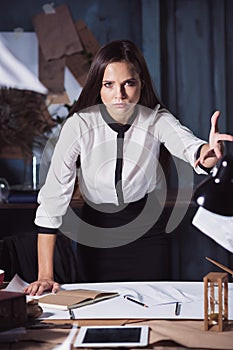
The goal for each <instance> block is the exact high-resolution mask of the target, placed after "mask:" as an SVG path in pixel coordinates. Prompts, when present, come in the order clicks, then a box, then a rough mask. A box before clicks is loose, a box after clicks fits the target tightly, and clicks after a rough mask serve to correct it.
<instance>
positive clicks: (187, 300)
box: [0, 275, 233, 350]
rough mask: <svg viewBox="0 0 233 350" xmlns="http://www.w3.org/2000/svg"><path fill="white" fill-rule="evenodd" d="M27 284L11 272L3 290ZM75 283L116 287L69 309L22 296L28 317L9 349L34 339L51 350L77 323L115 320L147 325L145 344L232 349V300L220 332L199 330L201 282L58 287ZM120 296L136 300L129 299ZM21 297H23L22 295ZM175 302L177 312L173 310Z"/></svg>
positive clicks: (103, 288) (12, 290) (231, 288)
mask: <svg viewBox="0 0 233 350" xmlns="http://www.w3.org/2000/svg"><path fill="white" fill-rule="evenodd" d="M27 285H28V283H27V282H25V281H23V280H22V279H21V278H19V276H17V275H16V276H15V277H14V278H13V279H12V281H11V282H10V283H9V284H8V285H7V286H6V288H5V289H4V292H8V293H12V296H13V294H14V293H16V294H17V293H18V294H20V295H22V293H21V292H22V290H23V289H24V288H25V287H26V286H27ZM228 287H229V288H228V291H229V298H232V295H233V284H232V283H229V285H228ZM80 288H82V289H86V290H88V291H96V290H98V291H104V292H106V293H109V292H110V291H116V292H117V293H118V294H119V295H118V296H116V297H114V298H110V299H106V300H102V301H101V302H99V303H94V304H89V305H86V306H82V307H78V308H74V309H72V313H70V312H69V310H57V309H54V308H47V307H44V308H41V309H38V308H37V307H38V301H39V300H38V299H39V298H40V297H36V298H34V297H33V298H32V297H29V296H27V297H26V300H27V303H26V304H27V311H26V312H27V320H28V317H29V315H31V319H30V322H29V323H27V324H26V327H21V329H24V333H23V332H22V333H21V337H20V338H18V339H17V340H18V341H19V342H20V343H11V345H10V346H11V350H14V349H17V345H19V344H20V346H22V347H23V346H24V344H25V346H26V345H27V346H29V344H31V346H32V348H33V347H35V344H37V346H38V347H39V346H41V347H42V348H43V349H51V347H55V346H59V344H66V342H67V340H68V339H70V338H69V336H70V337H71V335H72V344H74V342H75V339H76V335H77V334H78V333H79V331H80V327H87V326H117V325H120V326H143V325H145V326H149V329H150V331H149V339H148V344H149V347H150V348H156V347H158V346H161V345H165V346H166V345H169V346H171V344H173V345H174V346H177V344H179V347H182V346H183V347H186V348H187V347H190V348H202V349H205V348H206V349H210V348H211V349H232V348H233V346H232V339H233V305H232V303H230V304H229V317H228V318H229V322H228V325H227V327H226V328H225V329H224V330H225V331H224V332H206V331H204V327H203V324H204V322H203V320H204V282H120V283H116V282H112V283H89V284H63V285H61V290H64V291H69V290H73V289H80ZM16 290H17V292H16ZM19 291H21V292H19ZM125 296H129V298H132V299H134V300H137V301H140V303H136V302H131V301H130V300H129V299H128V298H125ZM23 297H24V298H25V295H24V294H23ZM24 302H25V299H24ZM142 303H146V305H147V307H144V306H143V305H141V304H142ZM177 304H178V305H179V312H177ZM29 305H30V306H29ZM28 306H29V308H30V307H31V309H29V308H28ZM29 310H30V311H29ZM30 313H31V314H30ZM24 317H25V309H24ZM177 321H178V322H177ZM72 325H74V326H75V327H74V326H72ZM9 331H11V330H9ZM12 331H14V330H12ZM4 333H5V332H4V331H2V332H0V341H2V340H1V336H2V334H4ZM12 334H13V333H12ZM15 336H16V335H15ZM9 341H10V340H9V339H8V342H9ZM128 347H129V346H128ZM102 348H103V347H102ZM130 348H131V347H130Z"/></svg>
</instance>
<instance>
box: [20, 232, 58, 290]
mask: <svg viewBox="0 0 233 350" xmlns="http://www.w3.org/2000/svg"><path fill="white" fill-rule="evenodd" d="M55 242H56V235H54V234H47V235H43V234H38V257H39V260H38V268H39V273H38V280H37V281H35V282H33V283H31V284H29V286H28V287H27V288H25V290H24V292H25V293H26V294H29V295H31V296H33V295H41V294H42V293H43V292H44V291H51V292H52V293H56V292H57V291H58V290H59V284H58V283H57V282H55V281H54V279H53V252H54V246H55Z"/></svg>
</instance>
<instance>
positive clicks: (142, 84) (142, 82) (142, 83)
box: [141, 80, 145, 90]
mask: <svg viewBox="0 0 233 350" xmlns="http://www.w3.org/2000/svg"><path fill="white" fill-rule="evenodd" d="M144 86H145V83H144V80H141V90H142V89H143V88H144Z"/></svg>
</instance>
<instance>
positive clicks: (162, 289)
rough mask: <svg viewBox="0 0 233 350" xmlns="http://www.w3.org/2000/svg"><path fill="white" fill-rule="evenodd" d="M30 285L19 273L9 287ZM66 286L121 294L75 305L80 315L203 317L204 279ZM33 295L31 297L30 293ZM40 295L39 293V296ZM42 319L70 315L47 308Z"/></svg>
mask: <svg viewBox="0 0 233 350" xmlns="http://www.w3.org/2000/svg"><path fill="white" fill-rule="evenodd" d="M27 285H28V283H27V282H25V281H23V280H22V279H21V278H20V277H19V276H18V275H15V277H14V278H13V279H12V281H11V282H10V283H9V285H8V286H7V288H6V290H9V291H15V292H22V291H23V289H24V288H25V287H26V286H27ZM61 288H62V289H65V290H69V289H77V288H87V289H98V290H103V291H117V292H119V294H120V295H119V296H118V297H115V298H112V299H108V300H104V301H101V302H99V303H94V304H91V305H86V306H83V307H80V308H76V309H73V311H74V315H75V318H76V319H145V318H148V319H203V317H204V299H203V298H204V286H203V282H175V281H174V282H111V283H80V284H78V283H77V284H76V283H75V284H63V285H61ZM228 288H229V291H228V295H229V297H228V300H229V303H228V304H229V316H228V318H229V320H233V303H231V302H230V301H231V300H232V298H233V283H228ZM124 295H129V296H132V297H134V298H136V299H137V300H139V301H141V302H143V303H147V305H148V306H149V307H143V306H141V305H138V304H136V303H134V302H131V301H129V300H127V299H125V298H124ZM28 298H29V299H30V298H31V297H28ZM36 298H38V297H36ZM176 302H180V304H181V307H180V314H179V315H178V316H176V315H175V308H176ZM43 311H44V312H43V314H42V315H41V317H40V319H51V320H52V319H70V315H69V312H68V311H61V310H56V309H49V308H43Z"/></svg>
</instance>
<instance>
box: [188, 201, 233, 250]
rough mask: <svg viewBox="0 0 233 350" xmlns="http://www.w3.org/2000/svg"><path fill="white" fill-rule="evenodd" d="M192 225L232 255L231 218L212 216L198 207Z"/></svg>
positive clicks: (212, 214)
mask: <svg viewBox="0 0 233 350" xmlns="http://www.w3.org/2000/svg"><path fill="white" fill-rule="evenodd" d="M192 223H193V225H194V226H196V227H197V228H198V229H199V230H200V231H202V232H203V233H205V234H206V235H207V236H209V237H210V238H212V239H213V240H214V241H215V242H217V243H218V244H219V245H221V246H222V247H223V248H225V249H227V250H229V251H230V252H231V253H233V216H223V215H218V214H214V213H212V212H210V211H208V210H206V209H205V208H203V207H199V208H198V210H197V212H196V214H195V216H194V218H193V221H192Z"/></svg>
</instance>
